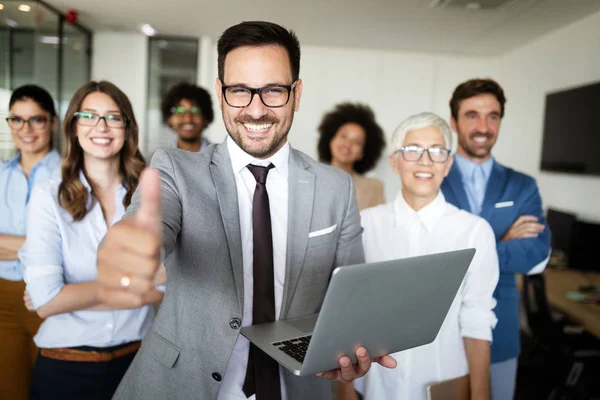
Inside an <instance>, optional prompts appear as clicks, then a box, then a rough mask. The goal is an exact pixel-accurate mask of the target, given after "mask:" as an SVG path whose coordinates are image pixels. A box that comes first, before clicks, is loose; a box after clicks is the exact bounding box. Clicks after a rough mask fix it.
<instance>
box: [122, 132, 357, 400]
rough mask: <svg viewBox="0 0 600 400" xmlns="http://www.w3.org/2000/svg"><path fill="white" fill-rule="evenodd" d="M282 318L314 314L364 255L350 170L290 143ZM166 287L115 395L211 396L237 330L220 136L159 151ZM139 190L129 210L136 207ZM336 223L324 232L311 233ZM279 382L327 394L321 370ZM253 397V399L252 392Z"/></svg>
mask: <svg viewBox="0 0 600 400" xmlns="http://www.w3.org/2000/svg"><path fill="white" fill-rule="evenodd" d="M289 163H290V164H289V167H290V169H289V210H288V244H287V262H286V272H285V284H284V290H283V304H282V308H281V316H280V317H281V319H286V318H294V317H300V316H304V315H308V314H312V313H315V312H318V311H319V309H320V307H321V303H322V301H323V297H324V295H325V291H326V289H327V284H328V281H329V277H330V274H331V272H332V270H333V269H334V268H335V267H336V266H339V265H348V264H354V263H361V262H363V261H364V254H363V248H362V238H361V234H362V228H361V226H360V215H359V213H358V208H357V205H356V199H355V195H354V187H353V184H352V179H351V178H350V176H349V175H348V174H346V173H344V172H342V171H340V170H338V169H335V168H332V167H329V166H326V165H323V164H320V163H318V162H316V161H314V160H312V159H311V158H309V157H308V156H306V155H305V154H303V153H301V152H299V151H296V150H293V149H291V151H290V160H289ZM151 165H152V167H154V168H157V169H158V170H159V171H160V175H161V180H162V221H163V229H164V246H165V254H166V255H168V257H167V258H166V259H165V266H166V269H167V282H168V285H167V290H166V292H165V297H164V300H163V302H162V305H161V307H160V311H159V313H158V315H157V317H156V320H155V322H154V324H153V326H152V329H151V330H150V332H149V333H148V335H147V336H146V338H145V339H144V341H143V344H142V347H141V349H140V351H139V352H138V354H137V356H136V357H135V360H134V361H133V363H132V364H131V367H130V368H129V370H128V371H127V374H126V375H125V377H124V378H123V381H122V382H121V385H120V386H119V389H118V390H117V393H116V394H115V397H114V398H115V399H123V400H125V399H126V400H131V399H139V400H152V399H157V400H158V399H161V400H162V399H186V400H187V399H195V400H197V399H201V400H204V399H206V400H208V399H216V397H217V394H218V392H219V388H220V384H221V383H220V381H221V379H220V377H222V375H223V374H224V372H225V368H226V366H227V362H228V361H229V357H230V354H231V351H232V350H233V346H234V344H235V342H236V340H237V338H238V335H239V326H238V324H235V323H232V319H234V318H239V320H241V318H242V310H243V304H242V302H243V299H244V295H243V290H244V285H243V283H244V282H243V267H242V247H241V246H242V245H241V234H240V222H239V209H238V201H237V199H238V197H237V189H236V184H235V178H234V175H233V170H232V167H231V161H230V158H229V153H228V151H227V146H226V143H225V142H223V143H221V144H219V145H211V146H209V147H208V148H207V149H205V150H204V151H202V152H200V153H190V152H184V151H177V150H173V149H159V150H157V151H156V153H155V155H154V157H153V158H152V163H151ZM138 192H139V191H137V192H136V193H135V195H134V196H133V200H132V203H131V205H130V206H129V208H128V210H127V214H132V213H134V212H135V211H136V210H137V209H138V208H139V193H138ZM332 225H337V228H336V229H335V230H334V231H333V232H332V233H329V234H325V235H322V236H316V237H311V238H309V237H308V236H309V233H310V232H313V231H317V230H320V229H324V228H328V227H331V226H332ZM284 375H285V376H284V380H285V384H286V388H287V393H288V398H289V400H296V399H297V400H300V399H302V400H304V399H327V398H330V397H331V393H332V390H331V384H330V382H329V381H326V380H325V379H323V378H319V377H316V376H315V377H305V378H299V377H296V376H294V375H292V374H290V373H288V372H287V371H286V372H284ZM259 400H260V399H259Z"/></svg>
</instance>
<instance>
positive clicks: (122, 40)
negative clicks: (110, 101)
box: [91, 31, 148, 148]
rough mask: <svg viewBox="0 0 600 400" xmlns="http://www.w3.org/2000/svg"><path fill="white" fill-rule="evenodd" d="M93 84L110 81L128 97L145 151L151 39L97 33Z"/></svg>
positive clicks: (139, 36) (135, 35) (95, 36)
mask: <svg viewBox="0 0 600 400" xmlns="http://www.w3.org/2000/svg"><path fill="white" fill-rule="evenodd" d="M93 38H94V39H93V47H92V49H93V55H92V77H91V78H92V80H96V81H99V80H108V81H111V82H112V83H114V84H115V85H117V86H118V87H119V88H120V89H121V90H122V91H123V92H124V93H125V94H126V95H127V97H129V101H131V104H132V106H133V112H134V113H135V116H136V119H137V123H138V126H139V130H140V148H144V139H145V135H144V132H145V128H146V102H147V98H148V39H147V37H146V36H144V35H142V34H141V33H140V34H137V33H124V32H105V31H99V32H94V35H93Z"/></svg>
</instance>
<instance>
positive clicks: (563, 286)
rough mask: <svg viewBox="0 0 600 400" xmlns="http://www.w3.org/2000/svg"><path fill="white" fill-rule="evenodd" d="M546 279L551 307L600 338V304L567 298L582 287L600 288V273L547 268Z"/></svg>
mask: <svg viewBox="0 0 600 400" xmlns="http://www.w3.org/2000/svg"><path fill="white" fill-rule="evenodd" d="M544 277H545V278H546V295H547V297H548V302H549V303H550V305H551V306H552V307H553V308H555V309H557V310H558V311H560V312H562V313H564V314H565V315H567V316H568V317H569V318H570V319H572V320H573V321H574V322H577V323H578V324H581V326H583V327H584V328H585V330H586V331H588V332H589V333H591V334H592V335H594V336H596V337H597V338H600V304H593V303H581V302H578V301H575V300H571V299H569V298H568V297H567V292H570V291H572V292H576V291H577V290H578V288H579V286H581V285H591V284H593V285H596V286H599V287H600V273H597V272H585V273H584V272H581V271H576V270H556V269H549V268H547V269H546V270H545V271H544Z"/></svg>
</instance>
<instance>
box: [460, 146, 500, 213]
mask: <svg viewBox="0 0 600 400" xmlns="http://www.w3.org/2000/svg"><path fill="white" fill-rule="evenodd" d="M454 162H455V163H456V165H457V166H458V170H459V171H460V173H461V175H462V181H463V184H464V187H465V192H467V199H468V200H469V206H470V207H471V212H472V213H473V214H476V215H480V214H481V209H482V206H483V198H484V197H485V189H486V187H487V183H488V181H489V179H490V175H491V173H492V167H493V166H494V158H493V157H490V158H489V159H487V160H486V161H484V162H483V163H482V164H477V163H474V162H473V161H471V160H469V159H467V158H465V157H463V156H461V155H460V154H455V155H454Z"/></svg>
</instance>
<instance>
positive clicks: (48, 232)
mask: <svg viewBox="0 0 600 400" xmlns="http://www.w3.org/2000/svg"><path fill="white" fill-rule="evenodd" d="M79 179H80V181H81V182H82V183H83V185H84V186H85V188H86V189H87V190H88V198H91V188H90V185H89V183H88V182H87V180H86V179H85V176H84V175H83V174H80V175H79ZM59 185H60V180H51V181H49V182H44V183H42V184H39V185H37V186H35V187H34V189H33V192H32V195H31V199H30V201H29V216H28V220H27V238H26V240H25V244H24V245H23V247H22V248H21V250H20V251H19V259H20V260H21V262H22V263H23V265H24V266H25V276H24V278H25V282H26V283H27V291H28V292H29V295H30V296H31V300H32V302H33V306H34V308H35V309H38V308H39V307H41V306H43V305H44V304H47V303H48V302H50V301H51V300H52V299H53V298H54V297H56V295H57V294H58V293H59V292H60V291H61V289H62V288H63V286H64V285H66V284H71V283H81V282H89V281H93V280H96V279H97V276H98V270H97V268H96V252H97V250H98V245H99V244H100V241H101V240H102V239H103V238H104V235H106V232H107V230H108V228H107V226H106V221H105V219H104V215H103V213H102V208H101V206H100V203H98V202H97V201H96V202H95V204H94V206H93V207H92V209H91V210H90V211H89V212H88V213H87V214H86V216H85V217H84V218H83V219H82V220H81V221H78V222H74V221H73V218H72V217H71V214H69V213H68V212H67V211H66V210H65V209H63V208H62V207H61V206H60V205H59V203H58V186H59ZM125 194H126V190H125V188H124V187H123V186H120V187H119V188H118V189H117V190H116V193H115V206H116V209H115V216H114V220H113V221H112V224H114V223H115V222H117V221H119V220H120V219H121V217H122V216H123V214H124V213H125V207H124V206H123V197H124V196H125ZM112 224H111V225H112ZM153 317H154V311H153V308H152V306H149V305H148V306H144V307H141V308H136V309H130V310H114V311H113V310H111V311H85V310H80V311H73V312H68V313H63V314H57V315H53V316H51V317H48V318H46V319H45V320H44V322H43V323H42V325H41V326H40V328H39V330H38V332H37V334H36V335H35V337H34V341H35V343H36V345H37V346H38V347H40V348H57V347H77V346H93V347H110V346H116V345H119V344H123V343H128V342H133V341H137V340H141V339H142V338H143V337H144V336H145V335H146V332H147V331H148V329H149V328H150V325H151V324H152V319H153Z"/></svg>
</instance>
